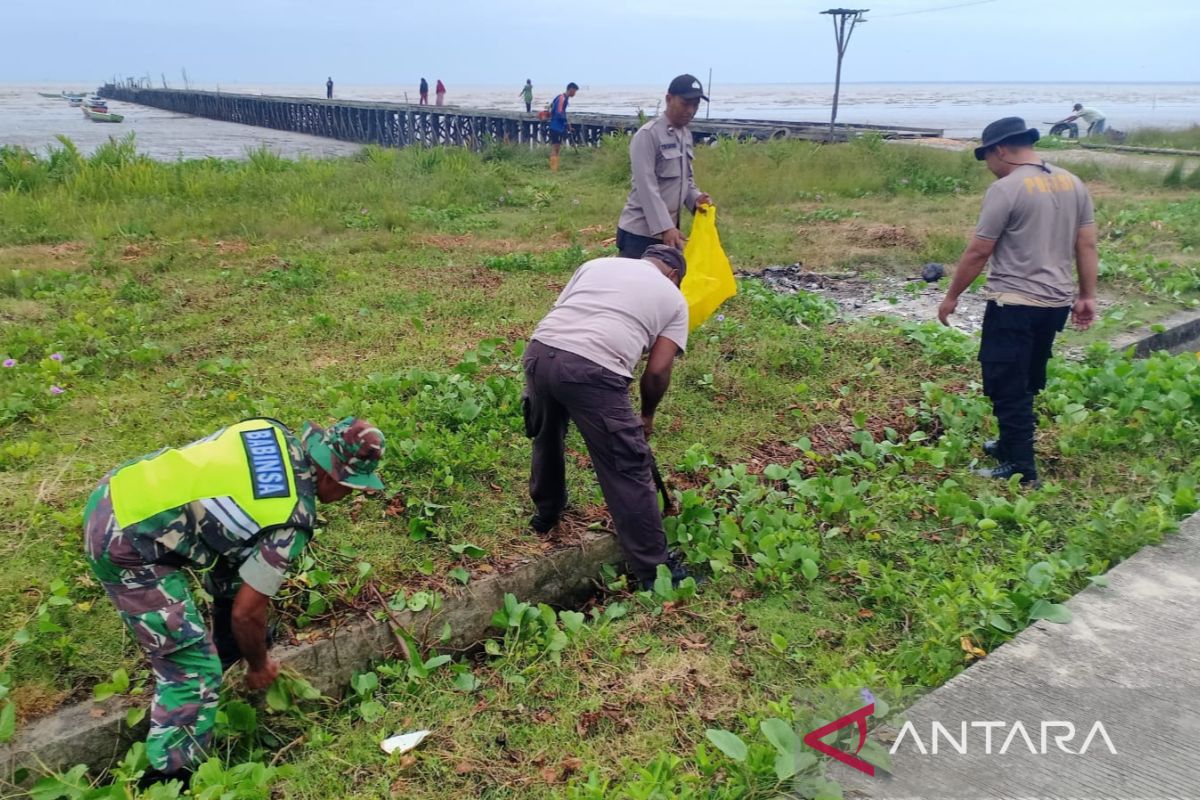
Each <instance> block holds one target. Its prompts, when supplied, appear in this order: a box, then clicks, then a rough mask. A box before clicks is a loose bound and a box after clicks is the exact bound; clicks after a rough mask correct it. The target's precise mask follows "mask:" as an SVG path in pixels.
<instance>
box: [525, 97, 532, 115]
mask: <svg viewBox="0 0 1200 800" xmlns="http://www.w3.org/2000/svg"><path fill="white" fill-rule="evenodd" d="M532 111H533V101H532V100H526V101H525V113H526V114H529V113H531V112H532Z"/></svg>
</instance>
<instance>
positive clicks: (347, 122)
mask: <svg viewBox="0 0 1200 800" xmlns="http://www.w3.org/2000/svg"><path fill="white" fill-rule="evenodd" d="M99 94H100V96H101V97H105V98H107V99H109V100H119V101H122V102H126V103H135V104H137V105H143V106H151V107H153V108H161V109H164V110H166V111H175V112H178V113H181V114H191V115H192V116H196V117H206V118H208V119H216V120H221V121H223V122H237V123H241V124H243V125H256V126H258V127H260V128H274V129H276V130H282V131H291V132H293V133H307V134H310V135H312V136H323V137H325V138H327V139H338V140H341V141H344V142H361V143H362V144H378V145H383V146H384V147H406V146H409V145H424V146H434V145H459V146H464V147H470V148H473V149H478V148H481V147H483V146H484V145H485V144H487V143H489V142H495V141H505V142H515V143H534V142H539V143H540V142H549V138H550V137H549V130H548V129H547V127H546V126H547V122H546V121H545V120H542V119H539V118H538V115H537V114H536V113H534V114H527V113H524V112H520V111H504V110H498V109H483V108H462V107H458V106H430V105H411V104H407V103H381V102H372V101H360V100H324V99H318V98H308V97H273V96H269V95H250V94H227V93H224V92H200V91H191V90H180V89H150V88H140V87H136V86H127V85H113V84H107V85H105V86H103V87H101V89H100V90H99ZM642 121H643V120H641V119H640V118H638V117H636V116H619V115H609V114H586V113H572V114H571V125H572V132H571V139H572V141H573V142H574V143H575V144H576V145H580V146H588V145H592V146H594V145H597V144H599V143H600V140H601V139H603V138H604V137H606V136H608V135H609V134H613V133H625V132H632V131H635V130H637V128H638V127H639V126H640V125H641V123H642ZM691 129H692V134H693V136H694V137H695V139H696V141H697V142H707V141H711V140H713V139H717V138H722V137H728V138H734V139H809V140H812V141H827V140H828V138H829V125H828V123H820V122H790V121H772V120H750V119H711V120H708V119H706V120H700V119H697V120H694V121H693V122H692V124H691ZM942 133H943V132H942V131H941V130H936V129H932V128H909V127H902V126H892V127H888V126H884V125H838V126H837V130H836V133H835V136H836V138H837V139H838V140H839V141H845V140H847V139H851V138H855V137H858V136H863V135H867V134H874V135H877V136H882V137H883V138H885V139H920V138H927V137H940V136H941V135H942Z"/></svg>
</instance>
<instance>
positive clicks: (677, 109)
mask: <svg viewBox="0 0 1200 800" xmlns="http://www.w3.org/2000/svg"><path fill="white" fill-rule="evenodd" d="M701 100H704V101H707V100H708V98H707V97H705V96H704V89H703V87H702V86H701V85H700V81H698V80H697V79H696V78H695V77H693V76H691V75H680V76H678V77H677V78H675V80H673V81H671V85H670V86H669V87H667V107H666V111H664V112H663V114H662V115H660V116H658V117H656V118H655V119H653V120H651V121H650V122H647V123H646V124H645V125H643V126H642V127H641V128H639V129H638V131H637V133H635V134H634V135H633V140H632V141H631V142H630V143H629V163H630V167H631V168H632V172H633V178H632V182H633V188H632V189H630V191H629V199H628V200H626V201H625V208H624V210H622V211H621V218H620V219H619V220H618V222H617V249H618V250H619V251H620V253H621V256H622V257H624V258H641V257H642V253H644V252H646V248H647V247H650V246H651V245H654V244H666V245H670V246H671V247H674V248H675V249H677V250H683V246H684V244H685V241H684V238H683V234H682V233H680V230H679V228H680V224H679V210H680V209H681V208H683V207H685V206H686V207H687V209H688V210H689V211H693V212H694V211H695V210H696V206H697V205H704V204H705V203H708V202H710V199H709V196H708V195H707V194H706V193H704V192H702V191H700V190H699V189H698V188H696V181H695V178H694V176H693V174H692V158H693V153H692V132H691V130H690V129H689V128H688V125H689V124H690V123H691V121H692V119H693V118H694V117H695V116H696V111H697V110H698V109H699V108H700V101H701Z"/></svg>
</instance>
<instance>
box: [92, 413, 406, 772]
mask: <svg viewBox="0 0 1200 800" xmlns="http://www.w3.org/2000/svg"><path fill="white" fill-rule="evenodd" d="M383 451H384V439H383V434H382V433H380V431H379V429H377V428H375V427H374V426H372V425H371V424H370V423H369V422H366V421H364V420H360V419H355V418H353V417H347V418H345V419H343V420H341V421H340V422H338V423H336V424H334V425H331V426H329V427H327V428H320V427H318V426H316V425H314V424H312V423H311V422H310V423H308V424H307V425H305V426H304V429H303V430H302V432H301V433H300V435H299V436H296V435H294V434H293V433H292V432H291V431H290V430H289V429H288V428H287V427H285V426H284V425H283V423H281V422H278V421H276V420H273V419H267V418H256V419H248V420H244V421H242V422H239V423H237V424H234V425H230V426H228V427H226V428H222V429H221V430H219V431H217V432H216V433H213V434H212V435H210V436H206V437H205V438H203V439H200V440H199V441H196V442H193V443H191V444H189V445H186V446H184V447H181V448H170V447H168V448H164V449H162V450H159V451H158V452H157V453H153V454H151V455H148V456H143V457H142V458H137V459H134V460H132V461H129V462H126V463H125V464H123V465H121V466H119V467H117V468H116V469H115V470H113V471H112V472H110V473H109V474H108V475H107V476H105V477H104V479H103V480H101V481H100V483H99V485H98V486H97V487H96V489H95V490H94V491H93V492H92V494H91V496H90V497H89V498H88V500H87V503H86V505H85V507H84V518H83V526H84V554H85V556H86V559H87V562H88V565H89V566H90V567H91V570H92V572H93V574H95V576H96V578H97V579H98V580H99V581H100V583H101V585H103V587H104V590H105V592H107V593H108V596H109V597H110V598H111V599H112V602H113V605H115V606H116V607H117V611H118V613H119V614H120V616H121V619H122V620H123V621H124V623H125V625H126V627H127V628H128V629H129V632H130V633H131V634H132V636H133V640H134V641H135V642H137V643H138V645H140V646H141V648H142V650H143V651H144V652H145V654H146V656H147V658H148V659H149V662H150V669H151V671H152V672H153V674H154V679H155V694H154V702H153V704H152V706H151V708H150V736H149V738H148V739H147V741H146V755H147V757H148V758H149V761H150V768H149V769H148V770H147V771H146V773H145V774H144V775H143V776H142V779H141V786H142V788H147V787H148V786H150V785H151V784H153V783H155V782H158V781H168V780H180V781H182V782H183V784H184V785H185V786H186V785H187V783H188V780H189V777H190V775H191V772H192V770H193V769H195V767H196V765H197V764H199V763H200V762H201V761H203V760H204V759H205V758H206V757H207V750H208V747H209V744H210V743H211V739H212V734H213V728H214V727H215V725H216V721H217V720H216V716H217V699H218V692H219V690H220V687H221V680H222V673H223V672H224V670H226V669H228V668H229V667H231V666H232V665H233V664H235V663H236V662H237V661H239V660H241V659H245V661H246V677H245V681H246V685H247V686H248V687H249V688H251V689H266V688H267V687H268V686H270V685H271V684H272V683H274V681H275V678H276V677H277V676H278V675H279V664H278V663H277V662H276V661H275V660H274V659H272V658H271V657H270V655H269V653H268V647H269V644H268V639H267V615H268V611H269V610H270V605H271V598H272V597H273V596H275V594H276V593H278V592H279V589H280V587H281V586H282V585H283V582H284V578H285V575H286V573H287V571H288V567H289V565H291V564H292V563H293V562H295V560H296V559H297V558H298V557H299V556H300V554H301V553H302V552H303V551H304V549H305V547H307V546H308V543H309V541H310V540H311V539H312V536H313V531H314V529H315V528H317V527H318V525H319V523H318V521H317V501H318V500H319V501H321V502H322V503H335V502H337V501H339V500H342V499H344V498H346V497H347V496H348V495H349V494H350V493H351V492H352V491H354V490H355V489H360V490H361V489H376V490H378V489H382V488H383V483H382V482H381V481H380V479H379V475H378V474H377V473H376V470H377V468H378V466H379V462H380V460H381V459H382V458H383ZM191 570H197V571H201V570H202V571H203V574H204V585H205V589H206V591H207V592H208V594H209V595H210V596H211V597H212V598H213V600H212V635H210V634H209V629H208V628H207V627H206V626H205V619H204V616H203V615H202V614H201V612H200V609H199V607H198V606H197V604H196V601H195V598H194V596H193V594H192V590H191V588H190V587H189V582H188V572H189V571H191Z"/></svg>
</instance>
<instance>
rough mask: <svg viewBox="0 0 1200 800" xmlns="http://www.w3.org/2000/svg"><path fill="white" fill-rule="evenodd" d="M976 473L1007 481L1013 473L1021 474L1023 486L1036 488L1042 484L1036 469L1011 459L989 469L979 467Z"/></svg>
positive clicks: (984, 476)
mask: <svg viewBox="0 0 1200 800" xmlns="http://www.w3.org/2000/svg"><path fill="white" fill-rule="evenodd" d="M1031 473H1032V474H1031ZM975 474H976V475H978V476H979V477H981V478H995V479H996V480H1000V481H1006V480H1008V479H1009V478H1011V477H1012V476H1013V475H1020V476H1021V485H1022V486H1026V487H1029V488H1031V489H1036V488H1038V487H1039V486H1041V485H1042V484H1041V482H1040V481H1039V480H1038V477H1037V471H1036V470H1033V469H1025V468H1024V467H1018V466H1017V465H1016V464H1014V463H1013V462H1011V461H1005V462H1004V463H1003V464H999V465H997V466H995V467H990V468H987V469H977V470H975Z"/></svg>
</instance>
